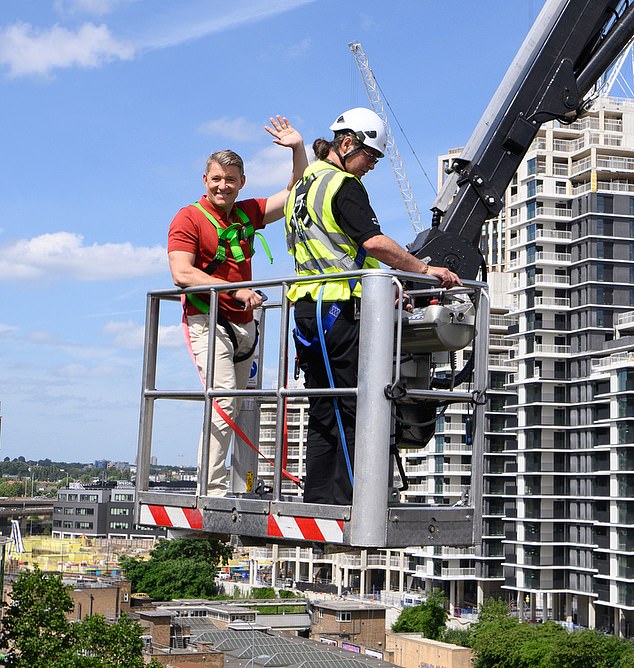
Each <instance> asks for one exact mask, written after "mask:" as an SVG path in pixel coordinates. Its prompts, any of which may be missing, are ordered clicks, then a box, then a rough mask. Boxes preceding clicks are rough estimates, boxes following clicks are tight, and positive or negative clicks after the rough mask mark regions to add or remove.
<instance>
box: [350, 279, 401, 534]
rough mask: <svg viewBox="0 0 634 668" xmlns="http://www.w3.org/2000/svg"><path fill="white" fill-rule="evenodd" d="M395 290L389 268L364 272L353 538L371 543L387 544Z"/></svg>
mask: <svg viewBox="0 0 634 668" xmlns="http://www.w3.org/2000/svg"><path fill="white" fill-rule="evenodd" d="M394 296H395V290H394V285H393V283H392V276H390V275H389V274H384V273H380V272H378V271H377V272H372V273H371V274H369V273H368V274H365V275H364V276H363V296H362V298H361V322H360V333H359V367H358V369H359V377H358V392H357V424H356V429H355V450H354V491H353V504H352V517H351V521H350V543H351V544H352V545H363V546H366V547H372V546H383V545H384V544H385V535H386V526H385V522H386V512H387V503H388V487H389V485H388V480H389V460H390V455H389V443H390V426H391V404H390V401H389V400H388V399H387V398H386V396H385V392H384V390H385V387H386V386H387V385H389V384H390V383H391V382H392V367H393V356H394V311H395V309H394Z"/></svg>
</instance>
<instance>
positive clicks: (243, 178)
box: [240, 174, 247, 190]
mask: <svg viewBox="0 0 634 668" xmlns="http://www.w3.org/2000/svg"><path fill="white" fill-rule="evenodd" d="M246 182H247V175H246V174H243V175H242V178H241V179H240V190H242V188H244V184H245V183H246Z"/></svg>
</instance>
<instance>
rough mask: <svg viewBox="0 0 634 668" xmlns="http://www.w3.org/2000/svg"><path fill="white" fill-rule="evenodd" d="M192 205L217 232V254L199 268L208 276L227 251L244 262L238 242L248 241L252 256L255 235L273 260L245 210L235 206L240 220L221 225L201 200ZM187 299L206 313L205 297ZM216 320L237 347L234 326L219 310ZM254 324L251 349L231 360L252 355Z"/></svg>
mask: <svg viewBox="0 0 634 668" xmlns="http://www.w3.org/2000/svg"><path fill="white" fill-rule="evenodd" d="M193 206H195V207H196V208H197V209H198V210H199V211H202V212H203V213H204V214H205V217H206V218H207V220H208V221H209V222H210V223H211V224H212V225H213V226H214V227H215V228H216V232H217V233H218V247H217V248H216V254H215V255H214V258H213V260H212V261H211V262H210V263H209V264H208V265H207V266H206V267H202V270H203V271H204V272H205V273H206V274H209V275H210V276H211V275H212V274H213V273H214V271H216V269H217V268H218V266H220V265H221V264H222V263H223V262H225V261H226V259H227V253H228V251H231V255H232V256H233V259H234V260H235V261H236V262H244V261H245V259H246V258H245V256H244V253H243V252H242V248H241V246H240V241H248V242H249V245H250V246H251V255H253V254H254V253H255V247H254V244H253V242H254V238H255V237H258V238H259V239H260V241H261V242H262V247H263V248H264V252H265V253H266V256H267V257H268V258H269V262H271V264H272V263H273V256H272V255H271V249H270V248H269V245H268V244H267V243H266V239H265V238H264V236H263V235H262V234H260V233H259V232H256V231H255V230H254V229H253V223H252V222H251V221H250V220H249V217H248V216H247V214H246V213H245V212H244V211H242V209H238V208H237V207H236V215H237V216H238V218H239V219H240V222H239V223H231V224H230V225H228V226H227V227H222V226H221V225H220V223H219V222H218V221H217V220H216V219H215V218H214V217H213V216H212V215H211V214H210V213H209V211H207V210H206V209H205V208H204V207H203V206H202V204H201V203H200V202H194V204H193ZM187 300H188V301H189V302H190V303H191V304H192V305H193V306H195V307H196V308H197V309H198V310H199V311H200V312H201V313H209V304H208V303H207V302H206V301H205V300H204V299H201V298H200V297H199V296H198V295H197V294H191V293H190V294H188V295H187ZM216 321H217V323H218V324H219V325H220V326H221V327H222V328H223V329H224V330H225V331H226V332H227V335H228V336H229V338H230V339H231V343H232V344H233V349H234V350H237V348H238V341H237V339H236V335H235V332H234V331H233V327H231V324H230V322H229V320H228V319H227V318H226V317H225V316H224V315H222V314H221V313H218V317H217V319H216ZM257 327H258V323H257V321H256V323H255V328H256V330H255V331H256V335H255V341H254V342H253V346H252V347H251V350H249V351H248V352H246V353H242V354H241V355H235V356H234V358H233V361H234V362H243V361H244V360H245V359H248V358H249V357H251V355H252V354H253V351H254V350H255V346H256V345H257V343H258V338H259V337H258V329H257Z"/></svg>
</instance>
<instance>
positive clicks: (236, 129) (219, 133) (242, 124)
mask: <svg viewBox="0 0 634 668" xmlns="http://www.w3.org/2000/svg"><path fill="white" fill-rule="evenodd" d="M263 127H264V126H259V125H258V124H257V123H253V122H251V121H249V120H247V119H246V118H245V117H244V116H240V117H238V118H229V117H228V116H223V117H222V118H217V119H215V120H213V121H207V122H206V123H203V124H202V125H201V126H200V128H198V131H199V132H200V133H201V134H204V135H210V136H215V137H225V138H227V139H230V140H231V141H253V140H254V139H260V138H261V136H262V134H263V133H264V129H263Z"/></svg>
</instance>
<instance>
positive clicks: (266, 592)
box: [250, 587, 277, 600]
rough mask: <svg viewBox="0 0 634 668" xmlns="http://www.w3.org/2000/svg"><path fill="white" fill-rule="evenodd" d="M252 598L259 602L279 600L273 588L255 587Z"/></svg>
mask: <svg viewBox="0 0 634 668" xmlns="http://www.w3.org/2000/svg"><path fill="white" fill-rule="evenodd" d="M250 597H251V598H255V599H258V600H260V599H270V598H277V597H276V596H275V589H273V587H253V589H251V594H250Z"/></svg>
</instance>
